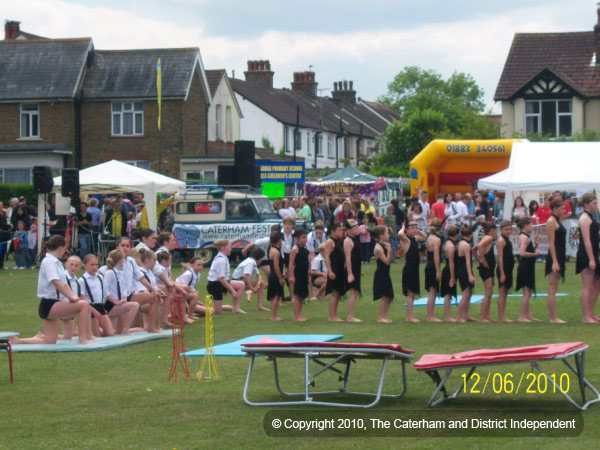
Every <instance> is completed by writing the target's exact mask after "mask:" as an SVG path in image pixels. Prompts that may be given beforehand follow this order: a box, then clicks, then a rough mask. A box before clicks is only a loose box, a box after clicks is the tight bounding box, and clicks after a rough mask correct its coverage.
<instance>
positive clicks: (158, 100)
mask: <svg viewBox="0 0 600 450" xmlns="http://www.w3.org/2000/svg"><path fill="white" fill-rule="evenodd" d="M156 103H157V107H158V121H157V125H158V141H159V142H158V172H159V173H162V130H161V126H160V125H161V123H160V122H161V113H162V111H161V110H162V67H161V63H160V58H158V60H157V61H156Z"/></svg>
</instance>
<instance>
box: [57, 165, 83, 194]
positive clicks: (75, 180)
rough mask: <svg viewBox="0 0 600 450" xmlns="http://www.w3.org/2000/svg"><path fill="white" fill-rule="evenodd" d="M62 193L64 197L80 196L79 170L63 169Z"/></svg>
mask: <svg viewBox="0 0 600 450" xmlns="http://www.w3.org/2000/svg"><path fill="white" fill-rule="evenodd" d="M61 194H62V196H63V197H79V170H78V169H63V170H62V186H61Z"/></svg>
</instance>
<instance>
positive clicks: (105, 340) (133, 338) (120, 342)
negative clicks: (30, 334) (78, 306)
mask: <svg viewBox="0 0 600 450" xmlns="http://www.w3.org/2000/svg"><path fill="white" fill-rule="evenodd" d="M170 337H171V330H164V331H163V332H162V333H146V332H145V331H140V332H138V333H131V334H128V335H117V336H109V337H102V338H98V339H95V340H93V341H91V342H90V343H89V344H85V345H80V344H79V343H78V338H77V337H74V338H73V339H71V340H70V341H65V340H61V341H57V342H56V344H15V345H13V346H12V350H13V352H97V351H102V350H109V349H111V348H118V347H125V346H127V345H131V344H139V343H140V342H146V341H152V340H154V339H165V338H170Z"/></svg>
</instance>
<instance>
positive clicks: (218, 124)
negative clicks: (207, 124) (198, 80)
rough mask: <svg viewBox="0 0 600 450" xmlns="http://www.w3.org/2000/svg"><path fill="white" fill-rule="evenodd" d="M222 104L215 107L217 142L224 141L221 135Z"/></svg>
mask: <svg viewBox="0 0 600 450" xmlns="http://www.w3.org/2000/svg"><path fill="white" fill-rule="evenodd" d="M221 109H222V107H221V104H220V103H217V104H216V105H215V140H217V141H222V140H223V136H222V135H221Z"/></svg>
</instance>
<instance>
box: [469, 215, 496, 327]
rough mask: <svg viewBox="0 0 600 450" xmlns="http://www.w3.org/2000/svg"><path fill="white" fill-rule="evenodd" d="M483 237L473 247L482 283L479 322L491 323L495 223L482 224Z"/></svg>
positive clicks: (494, 265)
mask: <svg viewBox="0 0 600 450" xmlns="http://www.w3.org/2000/svg"><path fill="white" fill-rule="evenodd" d="M483 231H484V233H485V236H484V237H483V238H481V240H480V241H479V242H478V243H477V245H476V246H475V248H474V250H475V255H476V256H477V260H478V261H479V276H480V277H481V279H482V281H483V289H484V292H483V301H482V302H481V315H480V317H479V321H480V322H491V321H492V319H491V317H490V303H491V300H492V294H493V291H494V269H495V268H496V257H495V256H494V241H495V240H496V236H497V233H498V230H497V228H496V224H495V223H490V222H485V223H484V224H483Z"/></svg>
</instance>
